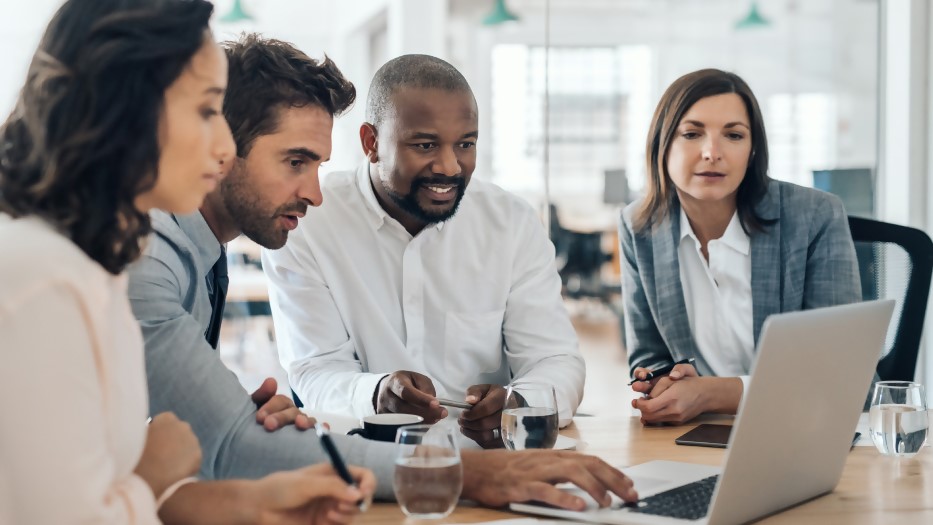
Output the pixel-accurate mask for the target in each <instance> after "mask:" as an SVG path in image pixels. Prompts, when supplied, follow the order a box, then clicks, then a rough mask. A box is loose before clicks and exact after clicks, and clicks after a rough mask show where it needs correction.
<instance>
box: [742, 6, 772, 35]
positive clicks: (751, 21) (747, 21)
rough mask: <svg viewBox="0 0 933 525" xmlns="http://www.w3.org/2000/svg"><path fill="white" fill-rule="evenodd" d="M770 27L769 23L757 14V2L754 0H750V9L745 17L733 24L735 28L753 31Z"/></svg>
mask: <svg viewBox="0 0 933 525" xmlns="http://www.w3.org/2000/svg"><path fill="white" fill-rule="evenodd" d="M770 25H771V22H769V21H768V20H767V19H765V18H764V17H762V16H761V13H759V12H758V2H757V1H756V0H752V7H751V9H749V10H748V14H747V15H745V18H743V19H741V20H739V21H738V22H736V23H735V28H736V29H753V28H757V27H768V26H770Z"/></svg>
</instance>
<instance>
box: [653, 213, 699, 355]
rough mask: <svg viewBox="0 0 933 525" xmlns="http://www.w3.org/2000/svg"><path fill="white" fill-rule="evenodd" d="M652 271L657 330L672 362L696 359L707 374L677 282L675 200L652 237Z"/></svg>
mask: <svg viewBox="0 0 933 525" xmlns="http://www.w3.org/2000/svg"><path fill="white" fill-rule="evenodd" d="M652 239H653V242H652V249H653V255H654V271H655V276H654V277H655V300H656V301H657V305H658V314H659V315H658V317H659V319H658V327H659V330H660V332H661V336H662V337H663V338H664V340H665V341H666V342H667V346H668V349H669V350H670V352H671V355H672V356H673V357H674V359H675V360H679V359H683V358H685V357H693V358H695V359H697V361H698V363H697V370H700V371H701V373H702V371H705V370H708V369H709V366H708V365H707V364H706V362H705V361H704V360H703V358H702V356H700V352H699V350H698V349H697V345H696V341H695V340H694V339H693V334H692V333H690V322H689V319H688V317H687V305H686V303H684V289H683V286H682V285H681V282H680V258H679V256H678V252H677V249H678V247H679V246H680V204H679V203H678V202H677V200H676V199H674V202H673V203H672V204H671V210H670V212H669V213H668V214H667V218H665V219H664V221H663V222H662V223H661V224H659V225H658V227H657V230H656V231H655V233H654V234H653V235H652Z"/></svg>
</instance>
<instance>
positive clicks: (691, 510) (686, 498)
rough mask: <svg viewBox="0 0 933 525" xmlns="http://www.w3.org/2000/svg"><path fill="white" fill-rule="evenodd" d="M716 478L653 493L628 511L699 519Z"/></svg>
mask: <svg viewBox="0 0 933 525" xmlns="http://www.w3.org/2000/svg"><path fill="white" fill-rule="evenodd" d="M717 479H719V476H718V475H716V476H710V477H708V478H705V479H701V480H700V481H694V482H693V483H689V484H687V485H682V486H680V487H677V488H673V489H671V490H668V491H666V492H661V493H660V494H655V495H654V496H651V497H648V498H645V499H643V500H641V501H639V502H638V506H637V507H636V506H632V507H631V508H630V509H629V511H630V512H640V513H642V514H653V515H655V516H668V517H671V518H680V519H685V520H697V519H700V518H702V517H703V516H706V514H707V512H709V503H710V501H712V499H713V490H714V489H715V488H716V480H717Z"/></svg>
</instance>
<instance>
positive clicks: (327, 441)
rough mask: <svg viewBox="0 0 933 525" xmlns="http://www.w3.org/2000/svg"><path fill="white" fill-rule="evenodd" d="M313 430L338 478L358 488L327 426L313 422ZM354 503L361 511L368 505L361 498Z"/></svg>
mask: <svg viewBox="0 0 933 525" xmlns="http://www.w3.org/2000/svg"><path fill="white" fill-rule="evenodd" d="M314 430H315V432H317V436H318V438H319V439H320V440H321V447H322V448H323V449H324V452H325V453H327V457H329V458H330V462H331V465H333V467H334V470H335V471H336V472H337V475H338V476H340V479H342V480H343V481H344V482H345V483H346V484H347V485H350V486H351V487H355V488H359V484H358V483H357V482H356V480H355V479H353V476H352V475H351V474H350V471H349V470H348V469H347V464H346V463H344V462H343V457H342V456H341V455H340V452H339V451H338V450H337V446H336V445H334V441H333V440H332V439H331V438H330V432H328V430H327V426H325V425H324V424H322V423H315V425H314ZM356 505H357V507H359V509H360V511H361V512H362V511H365V510H366V509H367V508H368V507H369V502H368V501H367V500H366V499H365V498H363V499H360V500H359V501H357V502H356Z"/></svg>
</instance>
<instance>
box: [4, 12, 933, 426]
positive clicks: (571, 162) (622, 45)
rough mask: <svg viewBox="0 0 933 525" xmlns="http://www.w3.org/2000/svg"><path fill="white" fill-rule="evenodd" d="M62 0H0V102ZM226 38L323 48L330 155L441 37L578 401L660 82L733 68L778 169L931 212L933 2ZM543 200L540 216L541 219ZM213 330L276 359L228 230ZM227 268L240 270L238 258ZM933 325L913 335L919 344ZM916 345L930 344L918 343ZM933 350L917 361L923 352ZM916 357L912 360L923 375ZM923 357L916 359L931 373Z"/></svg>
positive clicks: (352, 17) (599, 349)
mask: <svg viewBox="0 0 933 525" xmlns="http://www.w3.org/2000/svg"><path fill="white" fill-rule="evenodd" d="M59 3H60V2H59V1H58V0H31V1H30V2H19V1H14V0H0V5H2V10H0V48H2V49H3V50H4V57H5V60H4V61H2V62H0V79H3V80H0V109H4V110H6V108H8V107H9V106H10V105H12V103H13V101H14V100H15V96H16V93H17V89H18V88H19V86H20V83H21V81H22V79H23V78H24V73H25V70H26V67H27V63H28V60H29V58H30V56H31V54H32V52H33V50H34V48H35V45H36V44H37V42H38V39H39V37H40V35H41V31H42V30H43V28H44V25H45V23H46V22H47V21H48V19H49V17H50V16H51V14H52V13H53V12H54V10H55V8H56V7H57V5H58V4H59ZM215 5H216V16H215V19H214V24H213V25H214V31H215V36H216V37H217V38H218V39H219V40H223V39H229V38H235V37H236V35H238V34H239V33H240V32H242V31H258V32H261V33H264V34H265V35H267V36H269V37H275V38H279V39H283V40H287V41H290V42H293V43H294V44H296V45H297V46H298V47H299V48H301V49H302V50H304V51H306V52H307V53H308V54H310V55H312V56H322V55H323V54H324V53H326V54H328V55H329V56H330V57H331V58H333V59H334V60H335V61H336V62H337V64H338V65H339V66H340V67H341V69H342V70H343V71H344V73H345V74H346V75H347V76H348V77H349V78H350V79H351V80H352V81H353V82H354V83H355V84H356V86H357V89H358V93H359V98H358V102H357V104H356V105H355V107H354V108H353V110H352V111H350V112H349V113H348V114H347V115H345V116H343V117H342V118H340V119H338V120H337V121H336V123H335V129H334V151H333V154H332V159H333V160H332V161H331V162H329V163H327V164H326V165H325V166H326V171H333V170H342V169H352V168H354V167H355V166H356V165H357V163H358V162H360V160H361V159H362V153H361V151H360V147H359V144H358V138H357V137H358V135H357V129H358V126H359V124H360V122H362V120H363V119H364V106H365V104H364V101H365V98H366V93H367V88H368V84H369V80H370V78H371V77H372V75H373V73H374V72H375V70H376V69H377V68H378V67H379V66H380V65H381V64H382V63H384V62H385V61H386V60H388V59H389V58H392V57H394V56H398V55H400V54H404V53H428V54H432V55H436V56H439V57H442V58H444V59H446V60H448V61H449V62H451V63H452V64H453V65H455V66H456V67H457V68H459V69H460V70H461V71H462V72H463V74H464V75H465V76H466V77H467V79H468V80H469V81H470V83H471V85H472V86H473V89H474V92H475V94H476V98H477V102H478V104H479V108H480V142H479V149H478V166H477V169H476V172H475V175H474V176H476V177H479V178H482V179H485V180H489V181H492V182H494V183H496V184H498V185H500V186H502V187H503V188H505V189H508V190H510V191H513V192H515V193H517V194H519V195H521V196H522V197H524V198H526V199H527V200H528V201H529V202H530V203H531V204H532V205H533V206H535V207H536V209H538V210H540V212H541V215H542V219H543V220H545V221H547V222H548V225H549V228H550V232H551V235H552V239H553V240H554V243H555V246H556V248H557V253H558V266H559V267H560V268H561V273H562V277H563V279H564V283H565V294H566V297H567V301H568V308H569V309H570V311H571V313H572V314H573V316H574V319H575V323H576V325H577V327H578V329H579V330H580V334H581V339H582V346H583V351H584V355H585V356H586V358H587V362H588V371H589V374H590V375H589V377H588V382H587V383H588V384H587V396H586V399H585V401H584V406H583V407H582V408H583V409H585V410H587V411H590V412H603V411H606V410H611V409H612V408H611V407H612V406H618V404H617V403H618V396H619V393H618V392H617V391H616V390H615V386H614V385H616V384H618V383H617V381H618V378H619V377H621V376H625V375H627V366H626V365H625V354H624V346H623V345H622V342H621V338H620V334H619V320H620V315H621V311H620V308H619V289H618V286H619V284H618V283H619V278H618V247H617V243H618V241H617V237H616V234H615V227H616V221H617V217H618V210H619V207H620V206H624V205H625V204H626V203H628V202H630V201H631V200H633V199H635V198H637V196H638V195H639V194H640V192H641V190H642V188H643V186H644V180H645V166H644V159H643V156H644V144H645V135H646V132H647V129H648V125H649V122H650V119H651V116H652V112H653V110H654V107H655V104H656V103H657V100H658V98H659V97H660V95H661V93H662V91H663V90H664V88H665V87H666V86H667V85H668V84H669V83H670V82H671V81H673V80H674V79H675V78H677V77H678V76H680V75H682V74H684V73H687V72H689V71H692V70H695V69H700V68H705V67H717V68H722V69H726V70H730V71H734V72H736V73H738V74H739V75H741V76H742V77H743V78H745V80H746V81H748V83H749V84H750V85H751V87H752V89H753V90H754V92H755V93H756V95H757V96H758V98H759V101H760V102H761V105H762V110H763V113H764V117H765V121H766V122H765V123H766V126H767V130H768V138H769V147H770V151H771V175H772V176H773V177H774V178H777V179H781V180H787V181H791V182H795V183H798V184H802V185H805V186H816V187H819V188H821V189H825V190H828V191H833V192H835V193H837V194H840V195H842V196H843V198H844V199H845V201H846V204H847V206H848V211H849V212H850V213H851V214H858V215H862V216H866V217H874V218H878V219H880V220H884V221H889V222H893V223H897V224H904V225H910V226H914V227H917V228H920V229H923V230H926V231H930V227H931V226H933V184H928V182H927V181H928V180H930V178H931V175H933V164H931V157H929V156H928V155H927V152H928V151H930V150H931V145H933V133H931V132H930V130H931V123H933V106H931V104H930V100H931V95H933V87H931V86H933V84H931V78H933V53H931V50H933V43H931V41H930V37H929V34H930V27H931V25H933V8H931V6H930V5H929V3H928V2H927V1H926V0H757V1H755V0H341V1H327V0H301V1H299V0H217V1H216V3H215ZM548 219H549V220H548ZM230 251H231V253H233V255H232V257H234V258H235V259H236V262H237V263H239V264H238V265H237V267H238V268H237V269H234V270H231V273H232V275H231V288H230V289H231V296H232V297H231V298H232V299H233V302H234V303H240V304H239V306H237V305H234V306H233V307H232V308H231V309H230V314H229V315H230V316H231V317H232V318H231V319H229V320H228V322H227V323H226V324H225V330H224V336H223V337H224V339H223V342H222V350H223V353H224V356H225V359H226V360H227V362H228V363H229V364H231V366H233V367H234V368H236V369H237V370H238V372H239V373H240V375H241V379H242V380H243V382H244V384H245V385H247V386H248V387H252V386H254V385H255V384H258V381H259V380H260V379H261V378H262V377H264V376H265V375H270V374H273V375H274V374H278V375H279V377H280V378H282V379H283V381H284V376H283V375H282V374H283V372H282V371H281V370H279V369H278V368H277V367H278V365H277V362H276V355H275V349H274V337H273V334H272V331H271V324H270V323H271V321H270V320H269V318H268V316H267V315H266V314H267V313H268V309H267V308H266V307H264V304H263V303H264V299H265V283H264V279H263V277H262V274H261V272H260V270H259V268H258V255H257V250H256V248H255V246H251V245H250V243H248V242H245V241H243V240H242V239H240V240H238V241H236V242H234V243H233V246H232V247H231V250H230ZM234 271H236V272H239V273H238V274H234V273H233V272H234ZM925 347H926V345H924V348H925ZM921 353H922V354H923V353H925V352H921ZM924 361H926V362H924ZM928 362H929V360H923V359H922V357H921V364H920V368H921V374H920V375H918V378H920V380H924V378H933V367H931V366H929V364H928ZM924 372H927V373H924ZM282 386H283V387H284V385H282Z"/></svg>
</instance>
